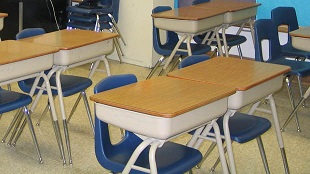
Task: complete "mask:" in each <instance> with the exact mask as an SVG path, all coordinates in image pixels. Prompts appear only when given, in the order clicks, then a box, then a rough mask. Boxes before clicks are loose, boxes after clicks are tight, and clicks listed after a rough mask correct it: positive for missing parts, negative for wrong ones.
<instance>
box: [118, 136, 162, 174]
mask: <svg viewBox="0 0 310 174" xmlns="http://www.w3.org/2000/svg"><path fill="white" fill-rule="evenodd" d="M153 142H154V139H152V138H148V139H146V140H144V141H143V142H142V143H141V144H140V145H139V146H138V147H137V148H136V150H135V151H134V152H133V154H132V155H131V157H130V159H129V161H128V162H127V164H126V166H125V168H124V170H123V171H122V174H128V173H129V172H130V170H131V169H132V168H135V169H139V170H140V171H143V172H146V173H150V170H149V169H144V170H143V168H141V167H138V166H134V164H135V162H136V160H137V159H138V157H139V155H140V154H141V152H142V151H143V150H144V149H145V148H146V147H147V146H149V145H150V144H152V143H153ZM150 163H151V161H150ZM153 166H154V165H153ZM156 173H157V172H156ZM152 174H153V173H152Z"/></svg>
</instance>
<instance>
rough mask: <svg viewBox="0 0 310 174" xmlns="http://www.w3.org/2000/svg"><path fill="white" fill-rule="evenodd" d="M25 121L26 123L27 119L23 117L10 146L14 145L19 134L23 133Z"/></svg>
mask: <svg viewBox="0 0 310 174" xmlns="http://www.w3.org/2000/svg"><path fill="white" fill-rule="evenodd" d="M26 123H27V120H26V118H24V120H23V122H22V124H21V126H20V127H19V130H18V132H17V134H16V136H15V138H14V140H13V141H12V142H11V146H12V147H15V146H16V142H17V140H18V139H19V137H20V135H21V134H22V133H23V131H24V128H25V126H26Z"/></svg>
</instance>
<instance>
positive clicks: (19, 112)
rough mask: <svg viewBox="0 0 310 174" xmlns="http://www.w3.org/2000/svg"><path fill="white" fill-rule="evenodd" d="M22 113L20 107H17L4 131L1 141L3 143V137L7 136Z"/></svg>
mask: <svg viewBox="0 0 310 174" xmlns="http://www.w3.org/2000/svg"><path fill="white" fill-rule="evenodd" d="M21 113H22V108H20V109H18V110H17V112H16V114H15V116H14V118H13V120H12V122H11V124H10V125H9V128H8V130H7V131H6V133H5V134H4V136H3V138H2V140H1V142H2V143H5V139H6V138H7V136H8V135H9V133H10V132H11V130H12V129H13V127H14V125H15V124H16V122H17V120H18V119H19V118H20V114H21Z"/></svg>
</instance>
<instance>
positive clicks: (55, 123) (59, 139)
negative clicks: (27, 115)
mask: <svg viewBox="0 0 310 174" xmlns="http://www.w3.org/2000/svg"><path fill="white" fill-rule="evenodd" d="M48 108H49V110H50V112H49V113H50V117H51V120H52V123H53V128H54V133H55V138H56V141H57V145H58V149H59V151H60V156H61V158H62V161H63V165H65V164H66V157H65V152H64V149H63V142H62V137H61V133H60V129H59V123H58V120H55V121H54V120H53V115H52V112H51V106H50V105H48Z"/></svg>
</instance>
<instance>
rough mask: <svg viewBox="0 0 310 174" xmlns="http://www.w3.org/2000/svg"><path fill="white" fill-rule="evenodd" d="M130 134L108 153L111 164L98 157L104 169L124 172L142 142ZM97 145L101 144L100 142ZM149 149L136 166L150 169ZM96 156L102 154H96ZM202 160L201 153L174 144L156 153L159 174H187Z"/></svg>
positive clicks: (137, 173)
mask: <svg viewBox="0 0 310 174" xmlns="http://www.w3.org/2000/svg"><path fill="white" fill-rule="evenodd" d="M96 119H98V118H96ZM96 121H98V120H96ZM128 134H129V135H128ZM128 134H127V135H128V138H126V139H125V140H124V141H122V142H121V143H120V144H117V145H116V146H114V147H111V148H109V149H110V150H109V152H106V153H107V154H106V155H107V157H108V158H109V160H110V161H109V164H107V163H104V162H105V160H104V159H102V158H103V156H99V155H98V156H97V159H98V161H99V163H100V164H101V165H102V166H103V167H104V168H106V169H108V170H111V171H113V172H116V173H118V172H122V171H123V169H124V167H125V166H126V164H127V162H128V160H129V159H130V157H131V155H132V153H133V152H134V150H135V149H136V147H137V146H138V145H139V144H140V143H141V142H142V140H141V139H140V138H139V137H137V136H136V135H135V134H133V133H131V132H128ZM97 143H98V144H99V142H97ZM97 143H96V144H97ZM96 149H97V148H96ZM98 149H101V148H98ZM149 149H150V148H149V147H148V148H146V149H145V150H144V151H143V152H142V153H141V154H140V156H139V157H138V159H137V161H136V163H135V165H137V166H141V167H144V168H150V166H149ZM96 154H100V153H97V152H96ZM101 154H102V153H101ZM101 159H102V160H101ZM188 159H191V160H188ZM201 159H202V155H201V153H200V151H198V150H196V149H193V148H190V147H187V146H184V145H181V144H177V143H173V142H166V143H165V144H164V145H163V146H162V147H160V148H158V149H157V151H156V164H157V171H158V173H159V174H160V173H162V174H180V173H185V172H187V171H188V169H189V168H193V167H195V165H197V164H198V163H199V162H200V161H201ZM130 173H131V174H144V173H143V172H141V171H137V170H131V171H130Z"/></svg>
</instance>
